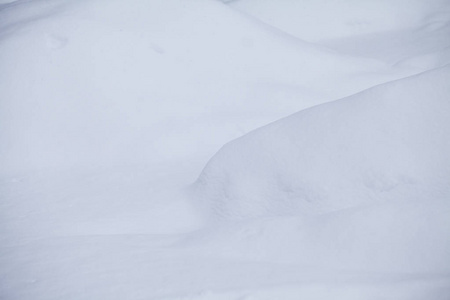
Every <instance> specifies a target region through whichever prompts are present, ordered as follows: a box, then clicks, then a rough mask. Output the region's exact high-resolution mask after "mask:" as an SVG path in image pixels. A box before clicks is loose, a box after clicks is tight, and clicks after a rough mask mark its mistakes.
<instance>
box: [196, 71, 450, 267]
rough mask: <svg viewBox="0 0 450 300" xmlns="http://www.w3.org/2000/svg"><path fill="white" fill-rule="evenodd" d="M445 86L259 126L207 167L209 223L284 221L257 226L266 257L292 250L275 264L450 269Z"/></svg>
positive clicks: (435, 82) (410, 86) (427, 84)
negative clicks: (280, 235)
mask: <svg viewBox="0 0 450 300" xmlns="http://www.w3.org/2000/svg"><path fill="white" fill-rule="evenodd" d="M448 82H450V67H445V68H442V69H439V70H435V71H430V72H426V73H424V74H420V75H416V76H413V77H409V78H406V79H401V80H398V81H394V82H390V83H386V84H383V85H379V86H377V87H374V88H372V89H369V90H366V91H364V92H362V93H358V94H356V95H353V96H351V97H348V98H344V99H341V100H337V101H334V102H332V103H327V104H323V105H321V106H316V107H314V108H311V109H308V110H304V111H301V112H299V113H297V114H294V115H292V116H290V117H287V118H285V119H282V120H280V121H277V122H275V123H272V124H270V125H267V126H265V127H263V128H261V129H258V130H256V131H254V132H252V133H250V134H248V135H246V136H244V137H242V138H240V139H237V140H235V141H233V142H231V143H229V144H227V145H226V146H224V147H223V148H222V149H221V150H220V151H219V152H218V153H217V154H216V155H215V156H214V157H213V158H212V159H211V161H210V162H209V163H208V165H207V166H206V167H205V169H204V170H203V172H202V174H201V176H200V178H199V179H198V181H197V182H196V184H195V186H194V190H195V192H194V197H195V198H196V199H201V201H202V203H201V205H202V206H204V207H205V208H204V209H205V210H206V215H207V216H208V217H209V218H211V219H212V221H213V222H217V220H219V219H222V220H223V222H227V221H228V222H229V221H230V220H242V219H249V218H268V217H270V218H274V217H283V216H291V218H292V220H291V221H290V222H292V223H293V224H291V225H292V226H291V228H295V229H291V230H286V228H284V227H285V226H286V224H284V226H282V227H281V228H282V230H276V229H270V227H272V226H274V227H275V228H277V227H278V226H280V224H278V221H272V222H273V224H271V225H267V224H265V223H262V224H260V225H257V227H258V226H262V227H263V228H264V229H262V230H263V232H265V233H264V237H263V238H262V239H261V240H260V241H259V242H260V243H263V244H264V245H265V244H266V243H267V245H266V246H264V247H263V248H265V249H270V250H268V254H267V255H268V257H267V259H270V257H271V255H275V257H277V255H278V254H276V253H277V252H278V251H275V250H274V249H277V250H278V248H279V247H280V248H286V245H289V246H290V247H289V248H290V250H289V252H290V253H289V254H286V255H283V256H282V257H283V260H288V261H291V260H293V261H296V262H299V261H300V262H303V263H312V262H313V261H314V262H315V263H317V264H326V265H330V264H336V265H339V266H340V267H342V268H361V269H369V270H379V271H381V270H382V271H389V270H390V271H393V270H396V271H403V272H437V273H439V272H446V273H448V272H449V271H450V261H449V259H448V258H449V257H450V239H449V236H450V219H449V218H448V216H449V213H450V203H449V200H448V199H449V197H450V184H449V183H450V161H449V153H450V143H449V140H448V137H449V136H450V119H449V118H448V116H449V115H450V102H449V101H448V97H449V94H450V86H449V84H448ZM294 217H295V218H294ZM256 222H261V221H256ZM283 222H284V221H283ZM294 224H295V225H294ZM279 232H283V237H279ZM266 235H267V236H266ZM274 240H282V241H283V242H279V243H275V244H274V243H273V241H274ZM293 241H295V242H293ZM291 244H292V245H291ZM381 245H389V247H388V248H384V249H383V248H381V249H380V246H381ZM292 249H296V251H293V250H292ZM312 249H313V250H312ZM283 251H285V250H283ZM291 251H293V253H292V252H291ZM276 259H277V258H276Z"/></svg>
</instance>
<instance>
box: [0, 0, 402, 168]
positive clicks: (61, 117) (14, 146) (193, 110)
mask: <svg viewBox="0 0 450 300" xmlns="http://www.w3.org/2000/svg"><path fill="white" fill-rule="evenodd" d="M0 69H1V70H2V72H1V73H0V95H1V102H0V105H1V110H0V119H1V122H2V124H3V125H2V132H1V133H2V134H1V136H2V144H3V145H7V146H3V147H2V148H1V149H0V157H1V158H2V163H3V164H4V169H3V170H2V172H25V171H29V170H43V169H67V168H72V167H78V168H91V167H94V168H96V167H99V166H112V165H115V166H122V165H126V166H129V165H134V164H142V163H155V162H157V163H160V162H166V161H181V160H183V159H186V158H188V157H193V156H198V154H199V153H200V154H201V155H205V154H206V157H207V156H209V155H211V154H212V153H214V152H215V151H217V149H218V147H220V145H223V143H225V142H226V141H229V140H231V139H234V138H236V137H238V136H240V135H242V134H243V133H245V132H247V131H248V130H250V129H254V128H257V127H258V126H261V125H263V124H267V123H268V122H270V121H274V120H276V119H278V118H280V117H282V116H285V115H287V114H288V113H290V112H291V111H297V110H299V109H302V108H305V107H309V106H312V105H315V104H317V103H322V102H324V101H329V100H332V99H335V98H336V97H342V96H345V95H348V94H351V93H354V92H356V91H359V90H361V89H363V88H366V87H367V86H370V85H373V84H376V83H379V82H382V81H385V80H390V79H392V78H398V77H399V76H403V75H404V72H402V71H401V70H393V69H392V68H391V66H389V65H386V64H383V63H378V62H374V61H372V60H368V59H358V58H356V59H354V58H351V57H347V56H341V55H339V54H336V53H333V52H331V51H329V50H327V49H324V48H321V47H318V46H314V45H310V44H307V43H302V42H300V41H296V40H291V39H289V38H286V37H284V36H280V35H279V34H278V33H277V32H272V31H271V30H269V29H267V28H264V27H263V26H261V25H260V24H255V23H254V22H252V21H250V20H248V18H247V17H245V16H242V15H239V14H237V13H235V12H234V11H233V10H231V9H229V8H228V7H227V6H225V5H224V4H222V3H220V2H218V1H213V0H211V1H208V0H202V1H189V2H186V1H180V0H170V1H139V0H134V1H118V0H115V1H102V0H93V1H77V2H73V1H62V0H59V1H57V0H53V1H31V2H30V1H28V2H15V3H10V4H3V5H2V7H1V11H0ZM397 71H399V72H398V73H397ZM373 72H381V73H383V75H381V76H378V75H377V76H372V75H373ZM343 74H346V75H348V76H343ZM366 75H367V76H366ZM325 82H327V84H326V85H325V84H324V83H325ZM331 82H333V84H330V83H331ZM305 95H307V97H305ZM255 106H256V107H257V108H255Z"/></svg>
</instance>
